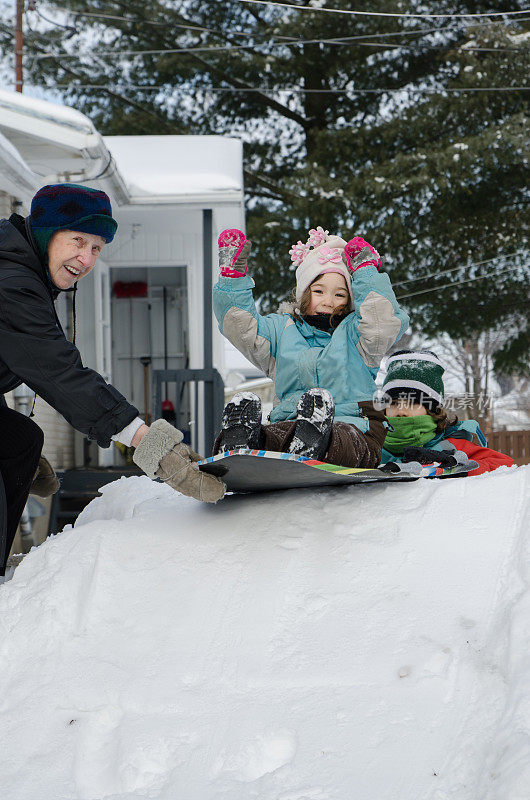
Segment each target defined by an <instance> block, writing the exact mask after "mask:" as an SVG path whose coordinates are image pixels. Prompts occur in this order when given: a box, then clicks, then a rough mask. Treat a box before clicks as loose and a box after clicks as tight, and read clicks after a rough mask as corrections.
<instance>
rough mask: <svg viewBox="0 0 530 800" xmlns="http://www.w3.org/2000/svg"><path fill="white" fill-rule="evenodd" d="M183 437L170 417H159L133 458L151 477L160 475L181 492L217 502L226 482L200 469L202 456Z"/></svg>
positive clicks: (204, 500)
mask: <svg viewBox="0 0 530 800" xmlns="http://www.w3.org/2000/svg"><path fill="white" fill-rule="evenodd" d="M182 438H183V436H182V432H181V431H179V430H178V429H177V428H174V427H173V426H172V425H170V424H169V422H167V420H165V419H157V420H156V421H155V422H153V424H152V425H151V426H150V428H149V430H148V431H147V433H146V434H145V436H144V437H143V439H142V441H141V442H140V444H139V445H138V447H137V448H136V450H135V451H134V455H133V461H134V462H135V464H137V465H138V466H139V467H140V469H142V470H143V471H144V472H145V474H146V475H148V476H149V477H150V478H160V480H162V481H164V483H167V484H168V485H169V486H171V488H172V489H175V490H176V491H177V492H181V493H182V494H185V495H187V496H188V497H194V498H195V499H196V500H202V501H203V502H205V503H217V501H218V500H220V499H221V498H222V497H223V496H224V493H225V491H226V486H225V484H224V483H223V482H222V481H221V480H220V479H219V478H216V477H214V476H213V475H207V474H206V473H204V472H201V471H200V469H199V467H198V466H197V463H196V462H197V461H200V460H201V457H200V456H199V455H198V454H197V453H194V452H193V450H191V449H190V448H189V447H188V446H187V445H186V444H184V442H183V441H182Z"/></svg>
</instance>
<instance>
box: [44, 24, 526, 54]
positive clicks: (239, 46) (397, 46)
mask: <svg viewBox="0 0 530 800" xmlns="http://www.w3.org/2000/svg"><path fill="white" fill-rule="evenodd" d="M66 30H68V29H66ZM304 44H347V43H346V42H335V41H332V40H329V41H327V40H324V41H322V40H321V39H307V40H302V41H297V42H278V43H275V42H270V43H269V45H268V46H269V47H292V46H293V45H304ZM258 46H260V45H258ZM261 46H267V45H261ZM356 47H380V48H382V49H385V50H389V49H394V50H396V49H397V50H413V49H414V48H413V47H412V46H411V45H401V44H394V43H389V44H379V43H378V42H357V44H356ZM255 48H256V45H254V44H235V45H223V46H219V47H179V48H166V49H161V50H116V49H114V50H103V51H100V50H92V51H90V52H89V53H69V52H68V51H67V50H59V51H58V52H57V53H39V54H38V55H36V56H34V57H33V58H34V59H35V60H36V61H42V60H43V59H46V58H56V57H57V56H58V55H60V56H61V58H74V59H81V58H94V56H117V57H122V56H148V55H150V56H154V55H176V54H179V53H230V52H238V51H240V50H255ZM445 49H446V47H444V46H443V45H432V46H431V47H429V50H445ZM255 52H256V53H259V51H257V50H256V51H255ZM466 52H467V53H519V52H523V53H524V52H528V53H530V51H529V50H528V49H527V48H524V47H466ZM259 55H264V56H266V55H268V54H267V53H259Z"/></svg>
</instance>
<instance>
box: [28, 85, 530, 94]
mask: <svg viewBox="0 0 530 800" xmlns="http://www.w3.org/2000/svg"><path fill="white" fill-rule="evenodd" d="M32 87H33V88H34V89H49V88H50V87H49V86H40V85H38V84H32ZM168 87H169V88H171V89H172V91H177V92H179V91H180V92H183V91H186V92H190V91H195V92H196V91H201V90H202V91H204V92H210V93H215V94H220V93H227V92H238V93H242V92H248V93H259V94H267V93H269V94H270V93H273V92H291V93H293V94H342V95H347V94H349V93H350V92H351V94H354V95H355V94H396V93H400V92H406V93H411V94H412V93H414V92H416V93H418V94H421V93H427V94H444V92H451V93H458V92H464V93H471V92H528V91H530V86H472V87H460V88H458V87H446V86H441V87H438V88H436V87H429V86H424V87H418V86H414V87H410V88H407V87H400V88H397V89H396V88H394V89H366V88H360V89H357V88H353V89H304V88H301V87H299V86H277V87H270V88H267V87H262V88H256V87H253V86H249V87H245V86H243V87H239V86H226V87H225V86H193V87H191V88H190V89H180V88H176V87H171V86H170V85H169V84H167V83H165V84H164V83H163V84H141V83H131V84H127V86H120V87H119V89H120V91H125V90H126V89H141V90H143V91H147V90H151V91H159V90H161V89H167V88H168ZM53 88H54V89H72V88H75V89H108V88H109V87H108V86H107V85H105V84H104V83H81V84H66V83H57V84H55V85H54V86H53Z"/></svg>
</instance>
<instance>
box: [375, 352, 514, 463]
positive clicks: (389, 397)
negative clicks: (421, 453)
mask: <svg viewBox="0 0 530 800" xmlns="http://www.w3.org/2000/svg"><path fill="white" fill-rule="evenodd" d="M387 367H388V372H387V374H386V377H385V381H384V383H383V391H384V398H385V403H387V404H388V405H387V407H386V416H387V419H388V420H389V422H390V424H391V425H392V428H393V430H390V431H388V433H387V435H386V438H385V443H384V447H383V455H382V463H383V464H385V463H387V462H388V461H398V462H399V461H402V460H403V457H404V451H405V448H406V447H423V448H425V449H426V450H435V451H436V450H438V451H446V452H449V453H451V452H452V451H453V452H454V451H455V450H460V451H461V452H463V453H465V454H466V455H467V457H468V458H469V459H470V460H472V461H476V462H477V463H478V465H479V466H478V469H475V470H473V471H472V472H470V473H469V475H480V474H482V473H483V472H491V471H492V470H494V469H497V467H501V466H507V467H511V466H512V465H513V464H514V461H513V459H512V458H510V456H507V455H504V453H498V452H497V451H496V450H491V449H490V448H489V447H487V441H486V437H485V436H484V434H483V433H482V431H481V429H480V427H479V424H478V422H476V420H464V421H462V422H459V421H458V418H457V417H456V416H453V418H452V419H450V418H449V415H448V413H447V410H446V409H445V408H444V407H443V402H444V383H443V374H444V368H443V366H442V363H441V361H440V359H439V358H438V356H437V355H436V354H435V353H433V352H431V351H430V350H419V351H414V350H399V351H398V352H396V353H394V354H393V355H392V356H390V358H389V359H388V361H387ZM475 440H476V441H478V444H477V443H476V441H475ZM432 460H434V457H433V458H432Z"/></svg>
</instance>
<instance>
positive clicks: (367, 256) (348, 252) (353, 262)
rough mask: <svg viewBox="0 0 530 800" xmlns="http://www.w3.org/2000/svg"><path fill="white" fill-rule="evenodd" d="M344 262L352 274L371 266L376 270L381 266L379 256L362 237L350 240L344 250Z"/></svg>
mask: <svg viewBox="0 0 530 800" xmlns="http://www.w3.org/2000/svg"><path fill="white" fill-rule="evenodd" d="M344 262H345V264H346V265H347V266H348V267H349V269H351V271H352V272H355V271H356V270H358V269H360V268H361V267H367V266H369V265H370V264H373V266H374V267H377V269H378V270H380V269H381V267H382V266H383V262H382V261H381V256H380V255H379V253H378V252H377V250H376V249H375V247H372V245H371V244H369V243H368V242H367V241H366V239H363V238H362V236H355V237H354V238H353V239H350V241H349V242H348V244H347V245H346V247H345V248H344Z"/></svg>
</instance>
